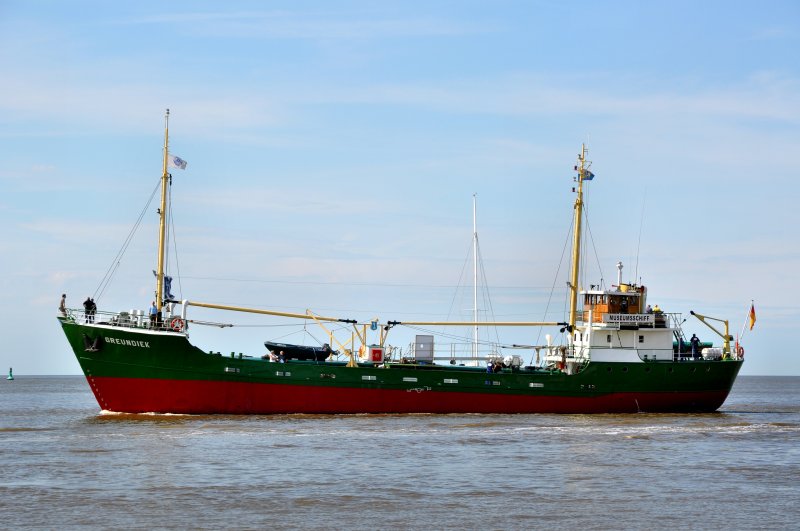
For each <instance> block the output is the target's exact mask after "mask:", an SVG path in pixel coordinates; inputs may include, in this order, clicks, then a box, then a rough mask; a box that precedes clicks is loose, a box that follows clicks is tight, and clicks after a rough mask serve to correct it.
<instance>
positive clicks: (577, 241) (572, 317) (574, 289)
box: [569, 144, 589, 336]
mask: <svg viewBox="0 0 800 531" xmlns="http://www.w3.org/2000/svg"><path fill="white" fill-rule="evenodd" d="M588 151H589V150H588V149H586V144H581V153H580V155H578V165H577V166H576V169H577V170H578V188H577V192H578V195H577V197H576V198H575V233H574V234H573V238H572V275H571V278H570V284H569V289H570V297H569V332H570V336H572V331H573V330H574V329H575V322H576V317H577V313H578V272H579V271H578V269H579V264H580V255H581V221H582V214H583V179H584V177H585V176H586V153H587V152H588Z"/></svg>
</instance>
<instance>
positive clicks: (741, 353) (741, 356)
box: [736, 345, 744, 358]
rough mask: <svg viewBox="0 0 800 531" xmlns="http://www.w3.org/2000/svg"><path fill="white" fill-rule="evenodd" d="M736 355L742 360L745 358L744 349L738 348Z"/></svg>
mask: <svg viewBox="0 0 800 531" xmlns="http://www.w3.org/2000/svg"><path fill="white" fill-rule="evenodd" d="M736 355H737V356H738V357H740V358H744V347H743V346H741V345H739V346H737V347H736Z"/></svg>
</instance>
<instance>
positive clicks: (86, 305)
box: [83, 297, 92, 323]
mask: <svg viewBox="0 0 800 531" xmlns="http://www.w3.org/2000/svg"><path fill="white" fill-rule="evenodd" d="M91 313H92V299H90V298H89V297H86V300H85V301H83V322H84V323H88V322H89V316H90V315H91Z"/></svg>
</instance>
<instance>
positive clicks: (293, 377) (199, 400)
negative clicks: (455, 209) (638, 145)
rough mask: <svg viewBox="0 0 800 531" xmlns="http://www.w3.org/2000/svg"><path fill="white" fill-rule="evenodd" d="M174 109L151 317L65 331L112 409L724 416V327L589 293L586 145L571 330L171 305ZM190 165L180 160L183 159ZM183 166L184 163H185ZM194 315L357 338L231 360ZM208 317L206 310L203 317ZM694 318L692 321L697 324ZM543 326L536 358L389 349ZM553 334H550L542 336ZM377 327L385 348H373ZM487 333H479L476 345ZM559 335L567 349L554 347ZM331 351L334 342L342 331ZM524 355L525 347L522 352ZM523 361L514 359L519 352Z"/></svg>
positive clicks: (727, 383) (93, 318)
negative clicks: (241, 315) (289, 324)
mask: <svg viewBox="0 0 800 531" xmlns="http://www.w3.org/2000/svg"><path fill="white" fill-rule="evenodd" d="M169 157H170V153H169V110H167V112H166V116H165V125H164V148H163V174H162V177H161V208H160V209H159V215H160V223H159V237H158V252H157V270H156V271H155V274H156V288H155V290H154V292H155V307H154V308H153V310H151V311H152V312H153V315H152V316H150V315H145V312H144V311H142V310H138V311H124V312H104V311H97V310H96V309H95V308H89V309H84V310H81V309H80V308H70V309H66V310H62V311H61V312H60V314H59V315H58V322H59V324H60V325H61V328H62V330H63V332H64V334H65V336H66V338H67V341H68V342H69V345H70V347H71V349H72V351H73V352H74V355H75V356H76V358H77V361H78V363H79V365H80V367H81V369H82V371H83V373H84V375H85V377H86V380H87V382H88V384H89V387H90V388H91V391H92V392H93V393H94V396H95V398H96V399H97V403H98V405H99V406H100V408H101V409H102V410H105V411H112V412H119V413H171V414H231V415H268V414H410V413H420V414H447V413H477V414H509V413H566V414H592V413H639V412H675V413H678V412H681V413H699V412H713V411H716V410H717V409H718V408H720V406H721V405H722V404H723V403H724V402H725V400H726V398H727V396H728V394H729V392H730V390H731V387H732V386H733V384H734V381H735V379H736V377H737V375H738V373H739V370H740V369H741V367H742V364H743V362H744V349H743V347H742V346H741V345H740V343H739V342H738V341H736V342H735V343H734V338H733V337H732V336H731V335H730V333H729V327H728V321H727V320H724V319H719V318H715V317H710V316H706V315H701V314H699V313H696V312H693V311H692V312H690V315H693V316H695V317H697V318H698V319H699V320H700V321H701V322H702V323H703V324H704V325H706V326H708V327H709V328H710V329H711V330H712V331H713V332H714V333H716V334H717V335H718V336H719V337H720V339H721V343H720V344H719V345H718V346H716V347H715V346H713V345H712V344H710V343H703V344H699V343H698V342H697V341H696V340H695V338H692V339H691V340H687V338H686V336H685V334H684V332H683V330H682V327H681V325H682V324H683V322H684V319H683V316H682V314H677V313H668V312H664V311H662V310H661V309H660V308H658V307H657V306H656V307H653V308H651V307H650V305H649V304H648V303H647V297H648V291H647V288H646V286H644V285H641V284H639V283H635V282H624V281H623V276H622V275H623V273H622V271H623V268H622V264H618V278H617V283H616V284H613V285H611V286H608V287H605V286H602V285H592V286H590V287H589V288H588V289H583V288H581V287H580V285H579V278H580V277H579V266H580V263H581V259H580V251H581V236H582V235H581V232H582V231H581V226H582V221H583V215H584V206H585V205H584V187H585V186H587V183H588V181H590V180H592V179H593V177H594V174H593V173H592V171H591V170H590V166H591V162H589V161H587V148H586V146H585V145H583V146H582V148H581V152H580V153H579V154H578V157H577V164H576V165H575V166H574V168H573V170H574V171H575V173H576V175H574V176H573V180H574V189H573V192H574V193H575V201H574V204H573V205H572V206H573V216H574V220H573V230H572V236H571V237H570V239H571V240H572V253H571V269H570V271H569V277H570V279H569V282H568V283H567V286H568V291H567V295H568V299H569V312H568V313H565V314H564V319H563V320H562V321H554V322H548V321H520V322H516V321H510V322H488V321H480V320H478V319H477V318H473V320H472V321H461V322H455V321H443V322H430V321H400V320H386V321H382V320H380V319H370V320H369V321H365V322H360V321H359V320H357V319H344V318H338V317H329V316H322V315H317V314H315V313H313V312H311V311H307V312H306V313H290V312H282V311H274V310H269V309H263V308H249V307H238V306H231V305H223V304H216V303H211V302H203V301H197V300H189V299H184V300H174V299H173V298H172V295H171V294H170V290H169V286H168V285H165V283H166V282H167V281H169V280H171V279H170V278H169V275H167V273H166V272H165V239H166V238H165V236H166V234H165V233H166V229H165V225H166V216H167V201H166V198H167V195H168V189H169V186H170V185H171V174H170V173H169V171H168V158H169ZM179 162H182V161H179ZM184 167H185V166H184ZM193 308H205V309H208V310H215V311H220V312H246V313H250V314H262V315H265V316H279V317H284V318H287V319H300V320H304V321H306V322H308V321H313V322H315V323H316V324H319V325H320V326H322V327H325V325H326V324H328V325H330V324H331V323H337V326H347V327H352V334H351V341H350V342H337V343H336V344H337V346H338V347H339V348H338V349H337V350H334V349H333V348H331V346H330V345H329V344H327V343H326V344H325V345H323V346H321V347H308V346H305V345H293V344H289V343H281V342H276V341H267V342H266V343H264V345H265V347H266V348H267V352H265V353H264V354H263V355H260V354H256V355H243V354H241V353H240V354H238V355H237V354H235V353H231V354H230V355H227V354H222V353H221V352H214V351H213V350H204V349H201V348H200V347H198V346H195V345H194V344H193V343H191V342H190V333H189V332H190V329H191V328H192V327H194V326H199V325H200V321H198V320H194V319H192V315H191V314H192V309H193ZM204 311H207V310H204ZM687 318H688V316H687ZM403 326H410V327H425V326H427V327H432V326H438V327H440V328H441V329H446V328H447V327H448V326H461V327H473V328H474V329H475V330H477V329H478V328H479V327H484V326H493V327H497V328H498V329H503V328H504V327H539V329H540V330H541V329H552V330H553V335H550V334H548V335H547V336H546V337H547V342H546V344H542V345H528V346H527V347H528V348H530V349H533V350H532V351H535V354H536V361H535V362H534V361H533V358H532V357H531V362H530V363H527V364H526V363H525V361H524V359H523V358H522V356H520V355H517V354H513V353H512V354H504V353H501V352H498V351H493V352H490V353H488V354H487V355H486V356H485V359H476V358H475V357H472V358H468V359H466V360H464V359H456V357H453V356H452V355H451V356H450V359H447V357H446V356H445V357H441V356H437V355H436V352H437V348H441V347H442V344H441V343H439V342H436V343H434V338H433V335H428V334H419V335H417V336H415V338H414V344H413V346H412V347H411V348H410V349H409V351H408V352H406V353H404V354H403V355H402V356H398V355H396V352H395V351H396V349H393V348H391V347H390V346H389V343H388V342H387V341H388V337H389V336H390V334H391V333H392V331H393V330H394V329H395V327H403ZM542 327H544V328H542ZM368 329H369V330H370V331H373V332H374V334H373V336H377V339H375V340H373V341H370V340H369V338H368ZM476 335H477V334H476ZM554 336H556V338H560V339H558V340H555V339H554ZM330 338H331V341H332V342H333V341H338V340H336V339H335V338H334V336H333V334H331V336H330ZM514 346H515V347H519V345H514ZM510 352H516V351H513V350H512V351H510Z"/></svg>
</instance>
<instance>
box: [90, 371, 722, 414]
mask: <svg viewBox="0 0 800 531" xmlns="http://www.w3.org/2000/svg"><path fill="white" fill-rule="evenodd" d="M88 380H89V384H90V386H91V388H92V391H93V392H94V394H95V397H96V398H97V401H98V403H99V404H100V405H101V407H102V408H103V409H105V410H108V411H115V412H123V413H151V412H152V413H183V414H232V415H245V414H248V415H253V414H256V415H258V414H274V413H284V414H286V413H311V414H319V413H323V414H325V413H328V414H331V413H636V412H640V411H641V412H686V411H696V412H703V411H715V410H716V409H717V408H718V407H720V406H721V405H722V403H723V402H724V401H725V398H726V397H727V395H728V393H727V392H725V391H698V392H653V393H648V392H630V393H609V394H604V395H599V396H592V397H574V396H553V395H551V396H542V395H539V396H532V395H508V394H506V395H503V394H492V393H465V392H454V391H421V392H417V391H415V390H410V391H404V390H402V391H401V390H386V389H369V388H347V387H313V386H299V385H280V384H272V383H271V384H258V383H236V382H220V381H204V380H154V379H143V378H113V377H92V376H90V377H88Z"/></svg>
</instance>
